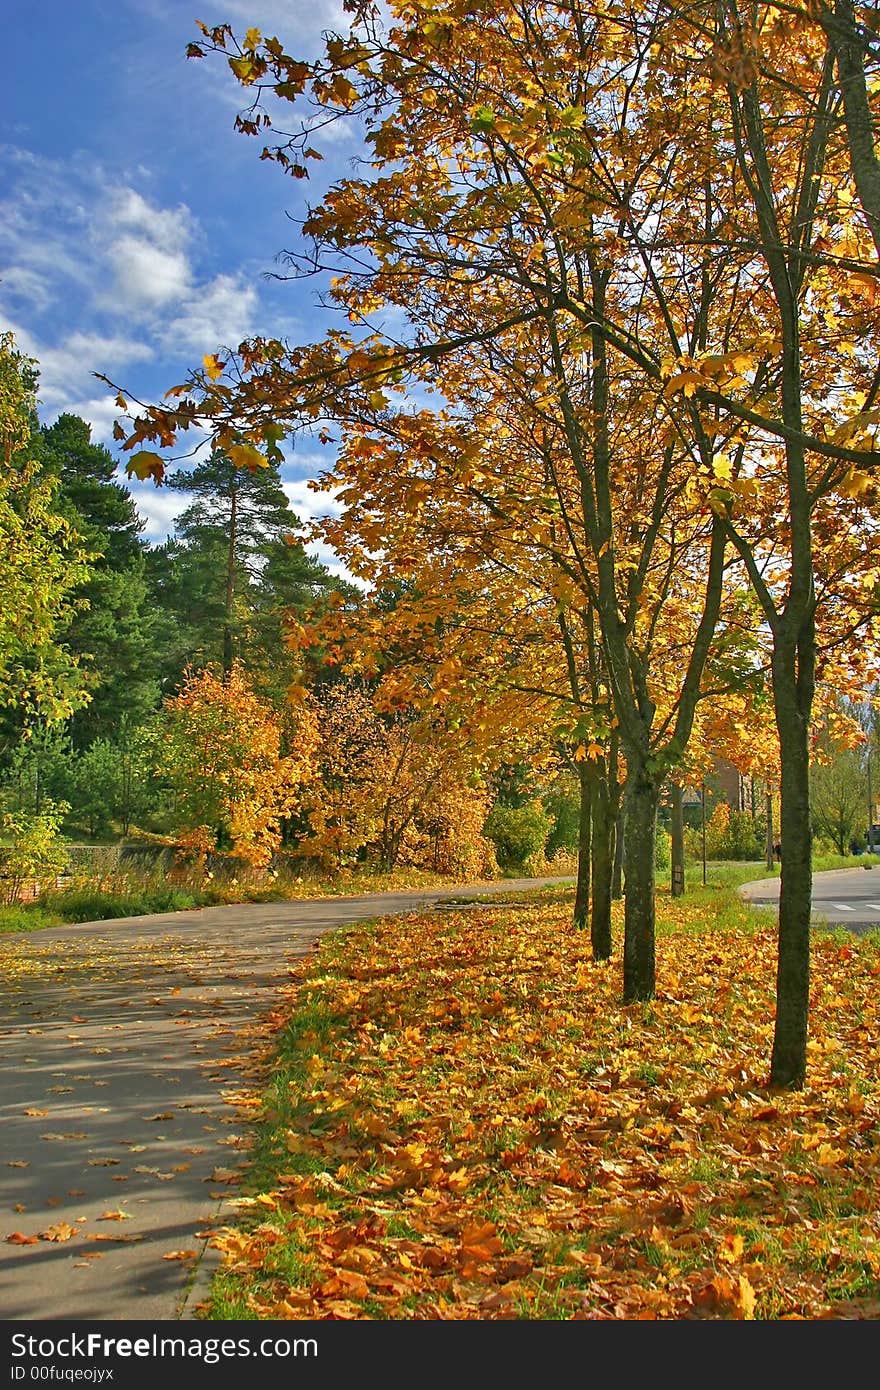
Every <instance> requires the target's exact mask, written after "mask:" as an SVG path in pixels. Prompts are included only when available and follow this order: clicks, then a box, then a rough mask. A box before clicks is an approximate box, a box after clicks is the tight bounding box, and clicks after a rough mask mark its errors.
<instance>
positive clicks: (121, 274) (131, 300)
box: [107, 236, 191, 309]
mask: <svg viewBox="0 0 880 1390" xmlns="http://www.w3.org/2000/svg"><path fill="white" fill-rule="evenodd" d="M107 259H108V260H109V262H110V265H111V266H112V267H113V271H114V296H113V297H114V300H115V302H116V304H117V306H118V307H120V308H121V307H122V306H123V305H127V306H133V307H135V308H137V307H138V306H141V305H143V306H145V307H146V308H157V309H158V308H162V307H164V306H165V305H167V304H170V303H172V302H173V301H175V300H179V299H180V298H181V297H182V296H183V295H184V294H186V293H187V292H188V290H189V288H190V279H191V271H190V264H189V260H188V258H187V257H186V256H185V255H184V254H183V253H182V252H181V251H166V250H165V249H164V248H163V247H161V246H155V245H153V244H152V243H151V242H149V241H144V240H142V239H141V238H139V237H135V236H122V237H119V238H118V239H117V240H116V241H114V242H113V244H112V246H110V247H109V248H108V251H107Z"/></svg>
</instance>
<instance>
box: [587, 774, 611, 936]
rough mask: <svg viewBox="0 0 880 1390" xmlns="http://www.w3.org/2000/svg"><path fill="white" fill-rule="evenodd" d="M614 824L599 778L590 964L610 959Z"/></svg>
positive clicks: (595, 795)
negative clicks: (591, 960) (591, 957)
mask: <svg viewBox="0 0 880 1390" xmlns="http://www.w3.org/2000/svg"><path fill="white" fill-rule="evenodd" d="M613 836H614V821H613V819H612V816H611V798H610V794H609V787H608V779H607V776H605V775H600V776H599V778H598V780H597V782H596V785H595V787H594V789H593V834H592V908H591V913H590V942H591V945H592V948H593V959H594V960H610V958H611V874H612V869H613V866H614V849H613V843H612V841H613Z"/></svg>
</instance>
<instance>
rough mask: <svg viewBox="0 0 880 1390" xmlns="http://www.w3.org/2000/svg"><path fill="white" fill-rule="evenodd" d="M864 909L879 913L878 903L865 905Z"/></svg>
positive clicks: (879, 904)
mask: <svg viewBox="0 0 880 1390" xmlns="http://www.w3.org/2000/svg"><path fill="white" fill-rule="evenodd" d="M865 907H870V908H873V910H874V912H880V903H865Z"/></svg>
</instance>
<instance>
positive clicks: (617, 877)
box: [611, 797, 626, 902]
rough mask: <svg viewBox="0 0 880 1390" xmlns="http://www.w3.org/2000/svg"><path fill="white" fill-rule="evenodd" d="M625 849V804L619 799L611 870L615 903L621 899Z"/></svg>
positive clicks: (612, 893) (612, 894)
mask: <svg viewBox="0 0 880 1390" xmlns="http://www.w3.org/2000/svg"><path fill="white" fill-rule="evenodd" d="M625 849H626V813H625V802H624V799H623V798H622V797H620V798H619V805H618V807H617V816H616V817H615V826H614V866H613V868H612V870H611V896H612V898H613V899H614V900H615V902H619V901H620V899H621V898H622V897H623V867H624V863H623V861H624V851H625Z"/></svg>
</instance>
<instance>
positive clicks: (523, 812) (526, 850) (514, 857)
mask: <svg viewBox="0 0 880 1390" xmlns="http://www.w3.org/2000/svg"><path fill="white" fill-rule="evenodd" d="M552 828H553V825H552V821H551V820H550V818H549V816H547V815H545V813H544V810H543V807H542V806H541V803H540V802H539V801H528V802H526V804H525V805H524V806H502V805H500V803H496V804H495V805H494V806H493V807H492V810H491V811H490V812H489V815H488V817H487V819H486V823H485V825H484V826H483V834H484V835H485V836H486V839H487V840H491V841H492V844H493V845H494V846H495V858H496V859H497V860H498V865H499V868H502V869H520V870H521V869H523V868H524V867H525V864H526V860H527V859H530V858H532V857H533V856H535V857H537V856H543V853H544V846H545V845H546V843H547V837H548V835H549V834H550V831H551V829H552Z"/></svg>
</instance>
